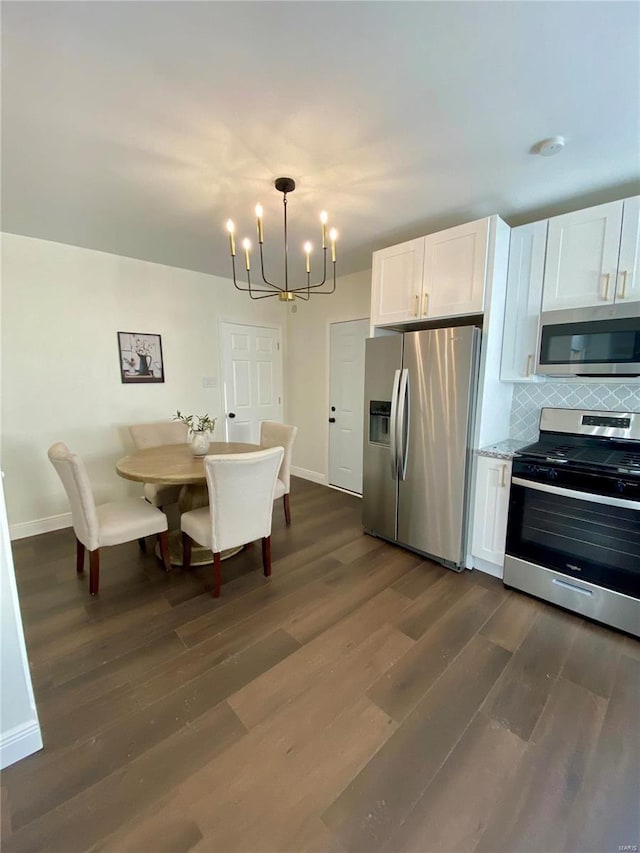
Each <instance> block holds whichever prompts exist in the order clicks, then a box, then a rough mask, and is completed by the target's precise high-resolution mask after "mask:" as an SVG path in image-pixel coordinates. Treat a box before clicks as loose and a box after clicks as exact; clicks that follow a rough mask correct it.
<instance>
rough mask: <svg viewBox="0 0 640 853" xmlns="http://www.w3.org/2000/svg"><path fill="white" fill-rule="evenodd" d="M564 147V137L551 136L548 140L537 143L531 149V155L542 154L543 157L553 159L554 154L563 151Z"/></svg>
mask: <svg viewBox="0 0 640 853" xmlns="http://www.w3.org/2000/svg"><path fill="white" fill-rule="evenodd" d="M564 145H565V139H564V136H550V137H549V138H548V139H543V140H542V141H541V142H537V143H536V144H535V145H534V146H533V148H532V149H531V153H532V154H540V155H541V156H542V157H553V155H554V154H559V153H560V152H561V151H562V149H563V148H564Z"/></svg>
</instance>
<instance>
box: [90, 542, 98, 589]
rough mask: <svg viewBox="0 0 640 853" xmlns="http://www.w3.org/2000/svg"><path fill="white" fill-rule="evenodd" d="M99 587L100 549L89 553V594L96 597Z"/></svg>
mask: <svg viewBox="0 0 640 853" xmlns="http://www.w3.org/2000/svg"><path fill="white" fill-rule="evenodd" d="M99 587H100V549H99V548H96V550H95V551H89V592H90V594H91V595H97V594H98V589H99Z"/></svg>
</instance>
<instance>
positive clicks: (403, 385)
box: [396, 367, 410, 480]
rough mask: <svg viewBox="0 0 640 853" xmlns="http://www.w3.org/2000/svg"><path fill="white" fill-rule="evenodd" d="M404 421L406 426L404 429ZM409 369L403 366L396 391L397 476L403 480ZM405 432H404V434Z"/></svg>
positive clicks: (407, 421) (405, 474) (405, 457)
mask: <svg viewBox="0 0 640 853" xmlns="http://www.w3.org/2000/svg"><path fill="white" fill-rule="evenodd" d="M405 423H406V424H407V428H406V431H405ZM409 423H410V420H409V371H408V370H407V368H406V367H405V369H404V370H403V371H402V377H401V379H400V390H399V391H398V427H397V437H396V441H397V444H398V476H399V477H400V479H401V480H404V479H405V478H406V476H407V449H408V444H409ZM405 432H406V434H405Z"/></svg>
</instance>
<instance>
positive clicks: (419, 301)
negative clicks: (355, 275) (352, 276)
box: [371, 219, 489, 326]
mask: <svg viewBox="0 0 640 853" xmlns="http://www.w3.org/2000/svg"><path fill="white" fill-rule="evenodd" d="M488 244H489V219H480V220H478V221H477V222H469V223H467V224H466V225H460V226H458V227H456V228H449V229H447V230H446V231H439V232H438V233H437V234H429V235H428V236H427V237H420V238H418V239H417V240H409V241H408V242H407V243H400V244H399V245H397V246H390V247H389V248H388V249H381V250H380V251H378V252H374V253H373V271H372V284H371V324H372V326H383V325H387V324H390V323H402V322H406V321H411V320H416V319H418V320H420V319H422V320H425V319H432V318H437V317H455V316H457V315H461V314H480V313H482V311H483V310H484V288H485V277H486V269H487V250H488Z"/></svg>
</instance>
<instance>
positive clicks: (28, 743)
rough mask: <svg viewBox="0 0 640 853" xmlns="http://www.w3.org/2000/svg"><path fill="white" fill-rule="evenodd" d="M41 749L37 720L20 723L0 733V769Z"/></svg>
mask: <svg viewBox="0 0 640 853" xmlns="http://www.w3.org/2000/svg"><path fill="white" fill-rule="evenodd" d="M39 749H42V735H41V734H40V724H39V723H38V721H37V720H29V722H28V723H21V724H20V725H19V726H16V727H15V728H13V729H10V730H9V731H8V732H3V734H2V735H0V769H2V770H4V769H5V767H9V765H10V764H15V763H16V761H20V760H21V759H23V758H26V757H27V756H28V755H33V753H34V752H37V751H38V750H39Z"/></svg>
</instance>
